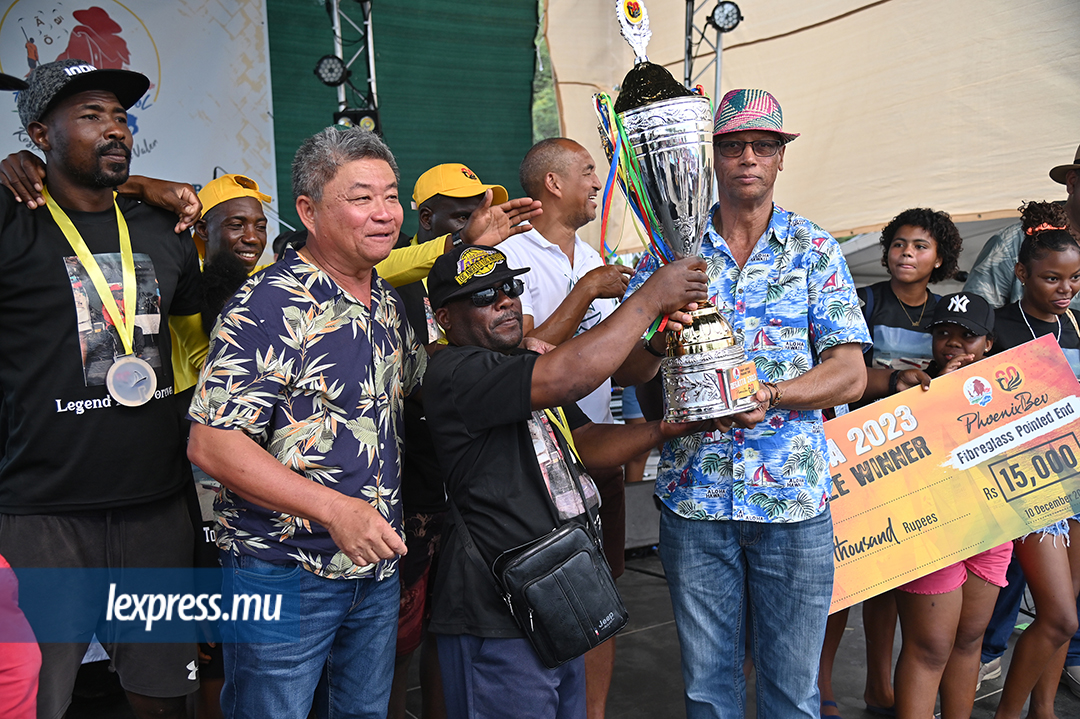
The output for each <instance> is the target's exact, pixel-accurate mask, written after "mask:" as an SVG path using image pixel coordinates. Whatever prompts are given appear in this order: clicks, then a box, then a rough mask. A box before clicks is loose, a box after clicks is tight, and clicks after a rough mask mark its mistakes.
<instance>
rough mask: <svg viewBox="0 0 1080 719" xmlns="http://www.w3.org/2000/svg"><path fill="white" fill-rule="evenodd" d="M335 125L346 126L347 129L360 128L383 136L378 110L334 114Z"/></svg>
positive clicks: (346, 111)
mask: <svg viewBox="0 0 1080 719" xmlns="http://www.w3.org/2000/svg"><path fill="white" fill-rule="evenodd" d="M334 124H335V125H344V126H345V127H359V128H360V129H362V130H369V131H370V132H374V133H375V134H376V135H382V128H381V127H380V126H379V111H378V110H355V109H352V110H342V111H340V112H335V113H334Z"/></svg>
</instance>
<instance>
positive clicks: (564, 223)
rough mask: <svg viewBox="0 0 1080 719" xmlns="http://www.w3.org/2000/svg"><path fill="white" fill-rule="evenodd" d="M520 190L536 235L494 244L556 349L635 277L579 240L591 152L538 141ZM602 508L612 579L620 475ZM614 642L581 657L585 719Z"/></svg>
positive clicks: (619, 529)
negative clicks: (533, 211) (531, 206)
mask: <svg viewBox="0 0 1080 719" xmlns="http://www.w3.org/2000/svg"><path fill="white" fill-rule="evenodd" d="M519 178H520V180H521V187H522V188H523V189H524V190H525V194H526V195H528V196H529V197H531V198H533V199H535V200H540V201H541V202H542V203H543V208H544V213H543V214H542V215H540V216H538V217H535V218H533V220H532V225H533V229H532V230H530V231H528V232H525V233H522V234H520V235H516V236H514V237H511V238H510V239H508V240H506V241H505V242H503V243H502V244H501V245H499V249H500V250H502V252H503V254H505V255H506V257H507V261H508V264H509V265H510V266H512V267H530V268H531V270H530V271H529V272H527V273H525V274H524V275H522V276H521V278H520V279H521V280H522V281H523V282H524V283H525V292H524V294H522V295H521V311H522V314H523V316H524V317H523V320H524V327H523V329H524V332H525V335H526V336H527V337H535V338H538V339H541V340H544V341H545V342H550V343H551V344H553V345H559V344H561V343H563V342H565V341H567V340H568V339H570V338H571V337H574V336H575V335H577V334H579V333H581V332H584V331H585V330H588V329H590V328H591V327H593V326H594V325H596V324H597V323H598V322H600V321H601V320H603V319H604V318H606V317H607V316H608V315H610V314H611V313H612V312H614V311H615V308H616V307H617V306H618V300H617V298H620V297H622V295H623V292H624V290H625V289H626V285H627V283H628V282H629V279H630V275H632V274H633V271H632V270H631V269H630V268H629V267H623V266H620V265H605V264H604V262H603V259H602V258H601V257H600V255H599V254H598V253H597V252H596V250H594V249H593V248H592V247H590V246H589V245H588V244H586V243H585V242H584V241H583V240H582V239H581V238H580V237H578V235H577V231H578V230H579V229H580V228H581V227H584V226H585V225H587V224H588V223H590V222H592V221H593V220H594V219H596V202H595V197H596V194H597V193H598V192H599V191H600V189H601V185H600V179H599V178H598V177H597V176H596V165H595V163H594V162H593V158H592V156H591V155H590V154H589V151H588V150H586V149H585V148H584V147H582V146H581V145H579V144H578V143H576V142H574V141H573V140H568V139H566V138H561V137H560V138H552V139H548V140H542V141H540V142H538V143H537V144H536V145H534V146H533V147H532V149H530V150H529V152H528V153H526V155H525V159H524V160H522V162H521V168H520V170H519ZM610 404H611V381H610V380H607V381H605V382H604V383H603V384H602V385H600V387H598V388H597V389H596V390H595V391H594V392H593V393H592V394H590V395H589V396H587V397H585V398H584V399H582V400H580V401H579V402H578V406H579V407H580V408H581V410H582V411H583V412H584V413H585V414H586V415H588V417H589V419H590V420H591V421H593V422H596V423H609V424H610V423H611V422H612V421H613V418H612V416H611V407H610ZM592 475H593V479H594V480H595V481H596V484H597V486H598V488H599V490H600V497H601V500H602V502H603V504H602V505H601V508H600V518H601V523H602V526H603V532H604V553H605V555H606V556H607V560H608V563H609V564H610V565H611V572H612V575H613V576H615V577H618V576H619V575H621V574H622V572H623V569H624V561H623V547H624V544H625V537H626V507H625V503H624V490H623V476H622V468H621V467H620V468H617V469H616V470H615V471H613V472H609V473H601V472H593V473H592ZM614 662H615V642H614V641H609V642H606V643H604V644H601V645H600V646H599V647H597V648H596V649H594V650H592V651H591V652H589V653H588V654H587V655H585V676H586V684H587V686H586V693H587V705H588V715H589V717H590V719H592V718H594V717H602V716H604V705H605V704H606V703H607V693H608V687H609V685H610V683H611V671H612V668H613V666H614Z"/></svg>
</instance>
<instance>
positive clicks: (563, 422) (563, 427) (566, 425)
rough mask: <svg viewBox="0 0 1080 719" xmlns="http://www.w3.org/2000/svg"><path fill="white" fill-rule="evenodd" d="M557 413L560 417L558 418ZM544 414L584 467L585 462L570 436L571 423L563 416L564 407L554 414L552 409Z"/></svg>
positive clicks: (556, 409) (558, 408) (557, 408)
mask: <svg viewBox="0 0 1080 719" xmlns="http://www.w3.org/2000/svg"><path fill="white" fill-rule="evenodd" d="M556 412H557V413H558V416H556ZM544 414H546V415H547V418H548V421H549V422H551V423H552V424H553V425H555V429H557V430H559V434H561V435H562V436H563V439H565V440H566V446H567V447H569V448H570V451H571V452H573V453H574V456H575V457H577V461H578V463H580V464H581V465H582V466H584V464H585V463H584V462H582V461H581V455H580V454H578V451H577V447H576V446H574V437H573V435H571V434H570V421H569V420H567V419H566V415H565V414H563V411H562V407H556V408H555V411H554V412H552V411H551V410H550V409H545V410H544Z"/></svg>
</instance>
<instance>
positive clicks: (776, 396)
mask: <svg viewBox="0 0 1080 719" xmlns="http://www.w3.org/2000/svg"><path fill="white" fill-rule="evenodd" d="M761 386H762V387H768V388H769V409H775V408H776V407H779V406H780V401H781V400H782V399H783V398H784V390H782V389H780V386H779V385H776V384H773V383H772V382H762V383H761Z"/></svg>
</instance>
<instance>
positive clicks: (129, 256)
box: [41, 188, 135, 355]
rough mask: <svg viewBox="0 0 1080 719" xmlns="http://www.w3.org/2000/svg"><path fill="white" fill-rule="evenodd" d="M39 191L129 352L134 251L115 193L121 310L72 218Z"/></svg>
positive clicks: (131, 347) (132, 339) (132, 328)
mask: <svg viewBox="0 0 1080 719" xmlns="http://www.w3.org/2000/svg"><path fill="white" fill-rule="evenodd" d="M41 194H42V195H44V196H45V204H46V206H47V207H48V208H49V213H50V214H51V215H52V218H53V221H55V222H56V224H57V226H59V227H60V231H61V232H63V233H64V237H66V238H67V241H68V244H69V245H71V249H73V250H75V254H76V255H77V256H78V258H79V261H80V262H82V266H83V268H84V269H85V270H86V274H87V275H89V276H90V281H91V282H92V283H93V284H94V289H95V290H97V293H98V297H99V298H100V299H101V306H102V307H103V308H104V309H105V311H106V312H108V313H109V316H110V317H111V318H112V320H113V324H114V325H116V329H117V332H118V333H119V335H120V341H121V342H123V343H124V352H125V353H126V354H129V355H130V354H132V353H133V352H134V345H135V255H134V254H133V253H132V251H131V235H130V234H129V233H128V226H127V222H126V221H125V220H124V215H123V214H121V212H120V206H119V205H117V204H116V193H115V192H114V193H113V207H114V208H115V209H116V224H117V227H118V228H119V229H120V265H121V272H122V275H121V276H122V280H121V281H122V282H123V284H124V311H123V312H121V311H120V308H119V307H118V306H117V304H116V299H115V298H114V297H113V293H112V290H110V289H109V283H108V281H107V280H106V279H105V274H104V273H103V272H102V271H101V267H100V266H99V265H98V263H97V260H96V259H94V254H93V253H92V252H90V248H89V247H87V246H86V241H85V240H83V238H82V235H80V234H79V231H78V230H77V229H75V225H74V224H73V223H72V222H71V219H70V218H69V217H68V216H67V214H66V213H65V212H64V211H63V210H62V209H60V205H58V204H56V200H54V199H53V198H52V195H50V194H49V189H48V188H45V189H43V190H42V191H41Z"/></svg>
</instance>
